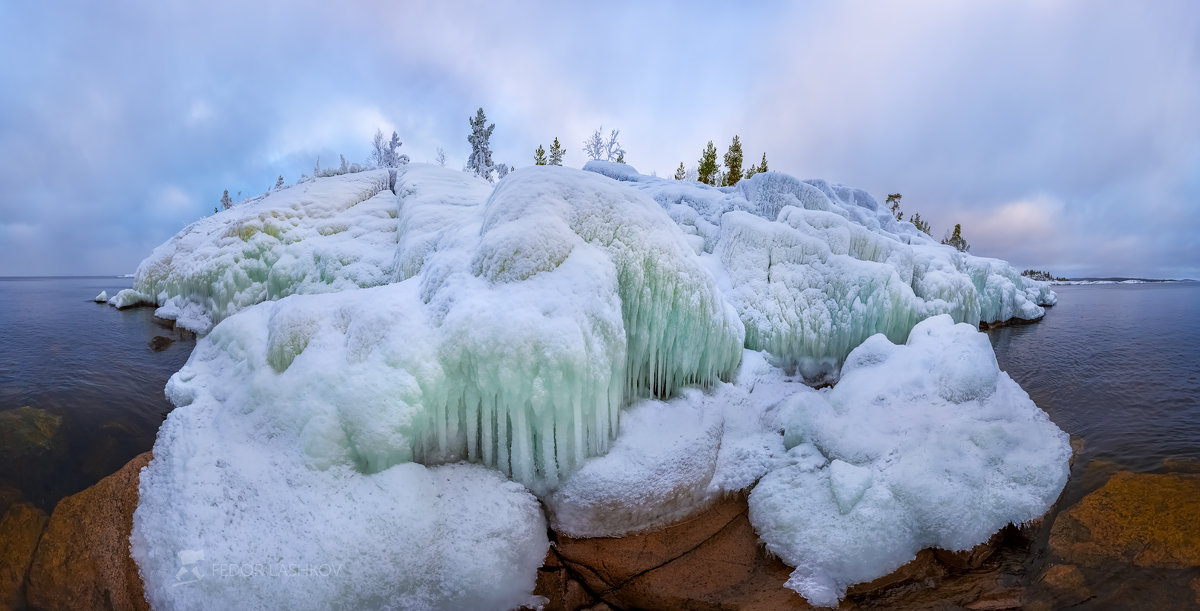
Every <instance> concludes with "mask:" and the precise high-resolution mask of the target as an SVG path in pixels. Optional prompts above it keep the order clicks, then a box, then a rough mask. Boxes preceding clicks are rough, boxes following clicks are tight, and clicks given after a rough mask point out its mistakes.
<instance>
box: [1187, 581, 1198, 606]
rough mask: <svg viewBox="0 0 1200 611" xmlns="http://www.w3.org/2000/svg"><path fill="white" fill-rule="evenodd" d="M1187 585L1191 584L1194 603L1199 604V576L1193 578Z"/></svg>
mask: <svg viewBox="0 0 1200 611" xmlns="http://www.w3.org/2000/svg"><path fill="white" fill-rule="evenodd" d="M1188 585H1190V586H1192V591H1193V592H1195V593H1196V604H1197V605H1200V577H1197V578H1195V579H1193V580H1192V582H1191V583H1190V584H1188Z"/></svg>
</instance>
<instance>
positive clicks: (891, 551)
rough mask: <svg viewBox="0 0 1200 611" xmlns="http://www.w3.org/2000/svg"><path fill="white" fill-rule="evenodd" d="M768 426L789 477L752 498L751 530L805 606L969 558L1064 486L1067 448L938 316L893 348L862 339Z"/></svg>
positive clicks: (879, 338)
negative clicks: (919, 562)
mask: <svg viewBox="0 0 1200 611" xmlns="http://www.w3.org/2000/svg"><path fill="white" fill-rule="evenodd" d="M774 417H775V418H776V423H777V426H779V427H780V428H783V429H784V430H785V433H784V443H785V445H786V446H787V447H788V451H789V456H792V457H794V461H795V464H791V465H787V466H783V467H780V468H778V469H775V470H773V471H771V472H770V473H768V474H767V475H765V476H764V477H763V478H762V480H761V481H760V482H759V483H758V485H757V486H755V488H754V490H753V491H752V492H751V494H750V521H751V523H752V524H753V525H754V527H755V530H757V531H758V533H759V536H760V537H762V539H763V541H764V542H765V543H766V545H767V549H769V550H770V551H771V552H773V553H775V554H776V555H778V556H779V557H780V558H782V559H783V560H784V562H786V563H788V564H790V565H792V566H795V567H796V570H795V572H793V573H792V576H791V579H789V581H788V587H791V588H792V589H795V590H796V591H798V592H799V593H800V594H802V595H803V596H804V597H805V598H806V599H808V601H809V602H810V603H812V604H815V605H821V606H836V605H837V603H838V600H839V599H840V598H841V597H843V596H844V595H845V592H846V588H847V586H849V585H852V584H855V583H859V582H862V581H868V580H871V579H874V578H876V577H879V576H882V575H885V574H887V573H889V572H891V571H893V570H895V569H896V568H898V567H900V566H901V565H902V564H904V563H905V562H908V561H909V560H912V558H913V557H914V555H915V554H916V552H918V551H919V550H921V549H923V548H926V547H940V548H943V549H948V550H965V549H970V548H971V547H973V546H975V545H977V544H979V543H981V542H982V541H984V540H986V539H987V538H988V536H990V535H991V534H992V533H994V532H996V531H997V530H999V529H1001V528H1002V527H1004V526H1005V525H1006V524H1008V523H1010V522H1012V523H1018V524H1019V523H1022V522H1025V521H1028V520H1032V519H1035V518H1037V517H1039V516H1041V515H1042V514H1043V513H1044V512H1045V511H1046V509H1047V508H1049V506H1050V505H1051V504H1052V503H1053V502H1054V500H1055V499H1056V498H1057V497H1058V494H1059V492H1060V491H1061V490H1062V488H1063V486H1064V485H1065V484H1066V481H1067V475H1068V468H1067V461H1068V459H1069V458H1070V456H1071V448H1070V443H1069V439H1068V437H1067V435H1066V434H1065V433H1063V432H1062V431H1061V430H1059V429H1058V427H1056V426H1055V425H1054V424H1053V423H1052V422H1050V420H1049V418H1048V417H1047V416H1046V413H1045V412H1043V411H1042V410H1040V409H1038V408H1037V406H1036V405H1034V404H1033V401H1031V400H1030V399H1029V396H1028V395H1027V394H1025V392H1024V391H1023V390H1021V388H1020V387H1019V386H1018V385H1017V384H1016V383H1015V382H1013V381H1012V379H1011V378H1009V377H1008V374H1006V373H1003V372H1001V371H1000V370H999V368H998V367H997V365H996V359H995V356H994V355H993V353H992V349H991V345H990V344H989V343H988V340H987V337H986V336H985V335H983V334H981V333H979V332H978V331H977V330H976V329H975V328H974V327H972V326H971V325H966V324H957V325H956V324H954V323H953V320H952V319H951V317H950V316H948V315H940V316H937V317H934V318H930V319H928V320H925V321H923V322H921V323H919V324H918V325H917V326H916V327H915V328H914V329H913V331H912V334H911V335H910V337H909V338H908V342H907V343H906V344H904V345H899V346H897V345H895V344H893V343H892V342H890V341H888V339H887V338H886V337H884V336H883V335H875V336H872V337H870V338H869V339H867V341H865V342H863V344H862V345H860V346H859V347H857V348H855V349H854V351H852V352H851V353H850V356H849V358H848V359H847V360H846V363H845V366H844V368H843V371H842V379H841V382H839V384H838V385H837V386H836V387H834V388H833V389H831V390H826V391H814V390H806V391H802V392H798V393H796V394H795V395H794V396H793V397H792V398H791V399H790V400H789V401H788V402H787V403H785V404H783V405H781V407H780V408H779V409H778V410H776V412H775V414H774Z"/></svg>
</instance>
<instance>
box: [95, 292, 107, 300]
mask: <svg viewBox="0 0 1200 611" xmlns="http://www.w3.org/2000/svg"><path fill="white" fill-rule="evenodd" d="M92 301H95V302H96V303H108V291H100V294H99V295H96V296H95V297H93V298H92Z"/></svg>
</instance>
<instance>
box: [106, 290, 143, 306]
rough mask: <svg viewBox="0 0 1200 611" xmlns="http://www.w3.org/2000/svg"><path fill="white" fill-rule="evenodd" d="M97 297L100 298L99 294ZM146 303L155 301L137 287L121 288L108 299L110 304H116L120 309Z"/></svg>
mask: <svg viewBox="0 0 1200 611" xmlns="http://www.w3.org/2000/svg"><path fill="white" fill-rule="evenodd" d="M97 299H99V296H97ZM144 303H153V300H152V299H150V297H148V296H146V295H144V294H142V293H140V292H138V291H137V290H136V289H121V290H119V291H117V294H116V295H113V296H112V298H111V299H109V300H108V305H111V306H114V307H116V308H117V309H118V310H123V309H125V308H132V307H133V306H138V305H142V304H144Z"/></svg>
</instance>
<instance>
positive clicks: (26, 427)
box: [0, 405, 63, 462]
mask: <svg viewBox="0 0 1200 611" xmlns="http://www.w3.org/2000/svg"><path fill="white" fill-rule="evenodd" d="M61 427H62V417H61V416H56V415H54V414H52V413H50V412H48V411H46V410H44V409H38V408H36V407H30V406H28V405H26V406H23V407H18V408H16V409H8V410H4V411H2V412H0V461H3V462H11V461H15V460H19V459H27V458H32V457H41V456H44V455H47V454H58V453H61V452H62V450H63V446H62V440H63V438H62V436H61V435H59V428H61Z"/></svg>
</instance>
